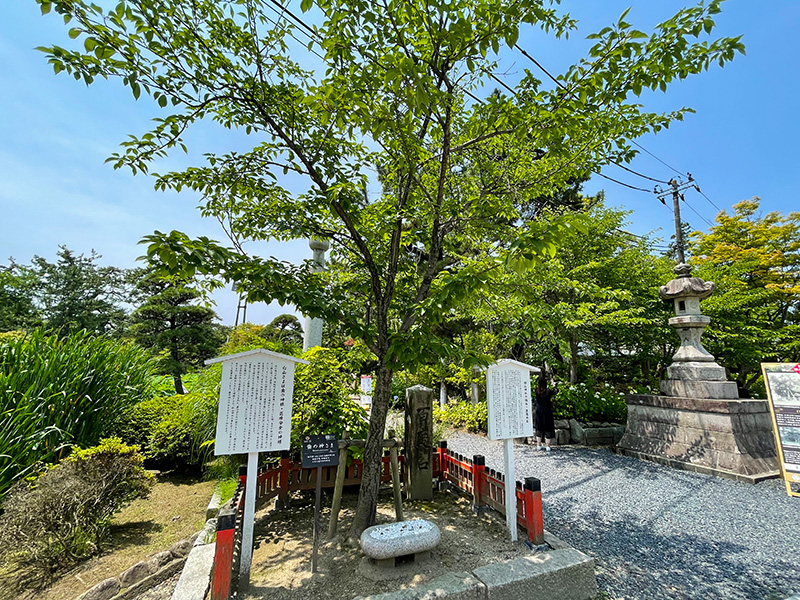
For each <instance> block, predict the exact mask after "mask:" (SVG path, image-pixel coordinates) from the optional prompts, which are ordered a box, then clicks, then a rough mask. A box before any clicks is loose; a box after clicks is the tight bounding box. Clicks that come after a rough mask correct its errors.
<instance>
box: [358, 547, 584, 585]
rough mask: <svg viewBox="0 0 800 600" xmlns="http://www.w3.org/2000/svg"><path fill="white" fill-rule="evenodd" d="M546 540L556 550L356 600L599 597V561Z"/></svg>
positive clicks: (456, 573)
mask: <svg viewBox="0 0 800 600" xmlns="http://www.w3.org/2000/svg"><path fill="white" fill-rule="evenodd" d="M545 540H546V541H547V542H548V544H549V545H550V546H551V548H553V549H552V550H550V551H549V552H541V553H536V554H532V555H529V556H524V557H522V558H515V559H512V560H508V561H504V562H498V563H492V564H490V565H484V566H482V567H478V568H477V569H475V570H474V571H472V572H471V573H469V572H451V573H446V574H445V575H442V576H441V577H437V578H435V579H432V580H430V581H428V582H425V583H422V584H419V585H416V586H411V587H407V588H404V589H400V590H395V591H393V592H387V593H383V594H377V595H373V596H357V597H356V598H354V599H353V600H440V599H441V600H473V599H474V600H515V599H517V598H529V597H533V596H531V595H530V593H534V594H535V597H537V598H538V597H542V598H548V599H551V600H559V599H564V600H566V599H569V600H591V599H592V598H595V597H597V594H598V588H597V579H596V578H595V575H594V566H595V561H594V559H593V558H591V557H589V556H587V555H586V554H584V553H583V552H581V551H580V550H577V549H575V548H573V547H571V546H569V545H568V544H567V543H566V542H564V541H562V540H560V539H559V538H558V537H556V536H554V535H552V534H549V533H547V532H545ZM550 563H555V564H550ZM565 580H567V582H568V583H569V585H565Z"/></svg>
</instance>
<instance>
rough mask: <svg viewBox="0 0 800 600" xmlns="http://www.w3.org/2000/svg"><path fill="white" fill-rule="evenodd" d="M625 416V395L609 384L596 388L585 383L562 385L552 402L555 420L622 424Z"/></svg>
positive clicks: (626, 408)
mask: <svg viewBox="0 0 800 600" xmlns="http://www.w3.org/2000/svg"><path fill="white" fill-rule="evenodd" d="M627 414H628V405H627V404H626V402H625V394H624V393H623V392H617V391H616V390H614V388H612V387H611V386H610V385H609V384H605V385H604V386H598V387H597V388H594V387H593V386H590V385H586V384H585V383H576V384H569V385H564V386H562V387H559V389H558V393H557V394H556V397H555V399H554V400H553V415H554V416H555V418H556V419H577V420H578V421H612V422H615V423H624V422H625V421H626V419H627Z"/></svg>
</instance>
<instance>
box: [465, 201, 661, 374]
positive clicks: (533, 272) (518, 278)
mask: <svg viewBox="0 0 800 600" xmlns="http://www.w3.org/2000/svg"><path fill="white" fill-rule="evenodd" d="M582 204H583V206H584V209H585V212H584V213H582V220H583V224H584V226H585V228H583V229H573V230H569V231H566V232H565V234H564V235H563V236H562V238H561V239H560V241H559V246H558V248H557V250H556V252H555V253H554V255H553V257H552V258H550V259H549V260H547V261H543V262H542V263H541V264H539V265H536V266H534V267H533V268H532V269H530V270H526V271H524V272H522V273H509V274H508V275H507V276H506V277H505V279H504V281H503V282H502V284H501V285H499V286H498V287H497V288H495V289H494V290H491V293H489V292H484V296H483V298H482V299H481V300H482V301H481V302H480V303H479V304H477V305H476V306H475V309H474V311H473V314H474V315H475V316H476V320H477V321H478V322H482V323H484V324H485V325H486V326H487V327H488V328H490V329H491V331H492V332H493V333H494V334H495V335H496V336H497V341H498V345H499V349H501V352H503V353H505V354H506V355H508V356H511V357H513V358H516V359H518V360H524V361H527V362H530V363H532V364H537V365H542V364H544V363H548V364H550V365H551V366H554V367H555V368H556V369H557V370H559V371H562V372H563V375H564V376H565V378H566V379H568V380H569V381H570V382H571V383H576V382H577V381H578V380H579V375H580V370H579V368H580V366H581V362H582V360H583V362H589V361H591V363H592V364H593V366H595V367H598V368H601V369H602V370H604V371H606V374H607V375H608V376H609V377H610V378H611V379H613V380H617V381H618V382H619V383H623V382H625V381H626V380H627V383H630V381H631V380H632V379H634V378H636V379H642V380H644V381H643V382H649V381H650V380H651V379H652V378H653V377H655V376H657V373H658V369H659V368H660V369H663V368H665V367H666V364H665V360H666V358H667V357H668V356H669V354H670V352H671V351H672V350H673V348H672V344H671V343H670V341H671V338H670V337H669V333H670V331H671V330H669V329H668V328H667V327H666V321H667V318H668V316H669V312H668V308H667V307H666V305H664V303H663V302H661V301H660V300H659V298H658V287H659V286H660V285H662V283H663V279H664V277H665V276H668V273H669V268H670V265H669V263H668V262H667V261H666V260H665V259H663V258H658V257H656V256H654V255H653V252H652V243H651V242H650V240H649V239H648V238H646V237H640V236H635V235H633V234H630V233H628V232H627V231H625V229H624V227H625V225H626V217H627V215H628V214H629V212H626V211H623V210H619V209H616V208H609V207H606V206H605V205H604V203H603V197H602V195H600V196H598V197H595V198H583V200H582ZM552 218H553V213H552V211H549V210H546V211H544V212H543V213H542V214H541V216H540V217H539V219H540V220H542V221H545V222H546V221H548V220H549V219H552ZM582 357H585V358H583V359H582Z"/></svg>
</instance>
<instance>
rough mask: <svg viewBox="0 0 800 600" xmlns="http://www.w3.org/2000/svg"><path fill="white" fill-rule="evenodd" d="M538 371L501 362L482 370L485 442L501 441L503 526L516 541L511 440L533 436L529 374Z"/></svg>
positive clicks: (508, 362)
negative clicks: (486, 428)
mask: <svg viewBox="0 0 800 600" xmlns="http://www.w3.org/2000/svg"><path fill="white" fill-rule="evenodd" d="M538 372H539V369H538V368H536V367H533V366H531V365H526V364H525V363H521V362H518V361H516V360H511V359H503V360H500V361H497V362H496V363H495V364H493V365H491V366H489V368H488V369H486V408H487V412H488V421H489V439H490V440H504V444H503V462H504V468H505V476H506V480H505V499H506V503H505V504H506V524H507V525H508V530H509V531H510V532H511V541H512V542H516V541H517V481H516V472H515V470H514V438H519V437H530V436H532V435H533V405H532V404H531V375H530V374H531V373H538Z"/></svg>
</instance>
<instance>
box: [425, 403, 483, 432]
mask: <svg viewBox="0 0 800 600" xmlns="http://www.w3.org/2000/svg"><path fill="white" fill-rule="evenodd" d="M433 419H434V422H437V423H442V424H444V425H446V426H448V427H453V428H456V429H466V430H467V431H470V432H473V433H474V432H478V431H483V432H485V431H486V428H487V422H488V413H487V411H486V402H478V403H476V404H472V402H448V403H447V404H446V405H445V406H443V407H439V406H436V405H434V407H433Z"/></svg>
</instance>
